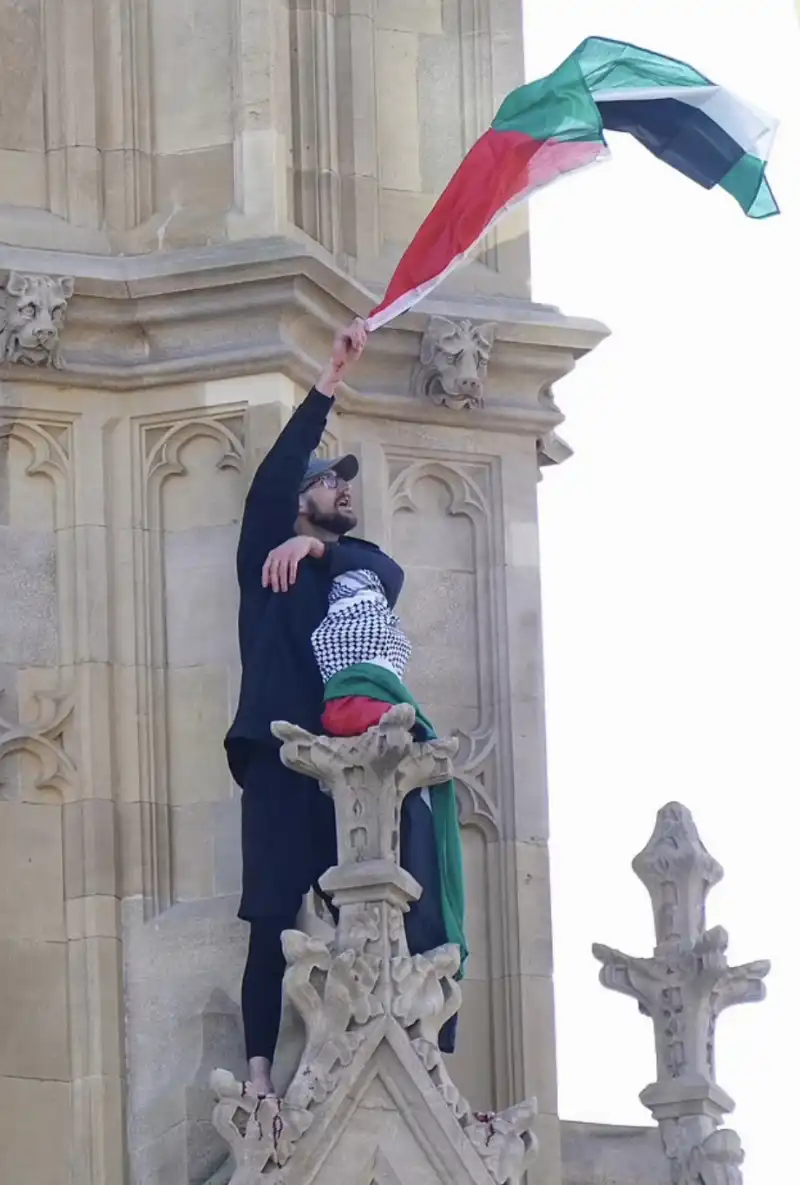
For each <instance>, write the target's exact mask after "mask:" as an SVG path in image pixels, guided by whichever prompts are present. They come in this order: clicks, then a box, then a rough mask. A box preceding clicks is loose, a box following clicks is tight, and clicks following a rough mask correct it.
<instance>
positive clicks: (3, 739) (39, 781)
mask: <svg viewBox="0 0 800 1185" xmlns="http://www.w3.org/2000/svg"><path fill="white" fill-rule="evenodd" d="M0 696H2V688H0ZM35 700H36V703H37V706H38V708H39V713H38V716H37V718H36V720H34V721H32V722H29V723H25V724H13V723H11V722H10V721H8V720H6V719H5V718H4V717H3V716H0V762H2V761H3V759H4V758H5V757H10V756H12V755H14V754H17V753H28V754H30V755H31V756H32V757H35V758H36V760H37V762H38V763H39V773H38V776H37V777H36V779H35V780H34V789H35V790H36V791H38V792H40V793H45V792H46V791H48V790H49V791H52V792H53V793H54V794H56V795H57V796H58V799H59V800H60V801H62V802H68V801H71V800H74V799H75V798H76V797H77V790H78V770H77V767H76V765H75V763H74V761H73V760H72V758H71V757H70V756H69V754H68V753H67V750H66V747H65V743H64V734H65V731H66V729H67V727H68V724H69V722H70V720H71V717H72V713H73V707H74V702H73V698H72V695H71V694H67V695H47V694H45V693H43V692H37V693H36V695H35ZM2 784H3V783H2V780H0V787H2ZM0 797H1V795H0Z"/></svg>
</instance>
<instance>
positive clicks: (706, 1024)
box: [593, 802, 770, 1185]
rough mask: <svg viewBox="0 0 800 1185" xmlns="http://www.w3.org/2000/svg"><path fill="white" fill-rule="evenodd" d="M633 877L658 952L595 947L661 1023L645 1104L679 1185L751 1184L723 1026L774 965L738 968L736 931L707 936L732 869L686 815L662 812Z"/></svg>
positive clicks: (610, 973)
mask: <svg viewBox="0 0 800 1185" xmlns="http://www.w3.org/2000/svg"><path fill="white" fill-rule="evenodd" d="M633 870H634V872H635V873H636V875H637V876H638V877H639V879H640V880H641V881H642V882H643V884H644V885H645V887H646V888H647V891H648V892H649V894H650V900H651V902H652V906H653V915H654V919H655V933H656V945H655V949H654V951H653V955H652V957H650V958H636V957H634V956H632V955H626V954H623V953H622V952H621V951H618V950H614V949H612V948H611V947H608V946H601V945H599V944H598V945H595V946H594V947H593V953H594V955H595V957H596V958H597V959H598V960H599V961H600V962H601V963H602V970H601V972H600V982H601V983H602V984H603V985H604V986H605V987H608V988H611V990H612V991H617V992H622V993H623V994H624V995H627V996H632V997H633V998H634V999H635V1000H636V1001H637V1002H638V1004H639V1009H640V1011H641V1012H643V1013H644V1015H645V1016H649V1017H650V1019H651V1020H652V1022H653V1029H654V1033H655V1042H656V1081H655V1082H654V1083H652V1084H651V1085H650V1086H648V1087H646V1089H645V1090H644V1091H643V1092H642V1094H641V1095H640V1098H641V1100H642V1103H643V1104H644V1105H645V1106H646V1107H647V1108H648V1109H649V1110H650V1111H651V1112H652V1114H653V1117H654V1118H655V1119H656V1121H657V1122H658V1124H659V1127H660V1129H661V1135H662V1142H663V1145H664V1151H665V1153H666V1155H667V1157H668V1158H669V1160H670V1163H671V1169H672V1179H673V1182H674V1185H741V1183H742V1174H741V1164H742V1161H743V1160H744V1153H743V1151H742V1148H741V1144H740V1141H739V1137H738V1136H737V1135H736V1133H735V1132H733V1131H730V1130H727V1129H724V1128H721V1127H720V1124H721V1122H722V1118H723V1116H724V1115H726V1114H727V1113H729V1112H730V1111H732V1110H733V1107H734V1104H733V1100H732V1099H731V1098H730V1097H729V1096H728V1095H727V1094H726V1093H725V1091H723V1090H722V1089H721V1088H720V1087H719V1086H718V1085H717V1081H716V1071H715V1039H716V1022H717V1017H718V1016H719V1015H720V1013H721V1012H723V1011H724V1010H725V1009H726V1008H730V1007H731V1006H732V1005H734V1004H744V1003H748V1002H751V1001H758V1000H763V999H764V996H765V994H766V989H765V986H764V983H763V980H764V978H765V977H766V975H767V973H768V972H769V969H770V966H769V963H768V962H766V961H764V960H762V961H759V962H754V963H745V964H744V965H742V966H740V967H731V966H729V964H728V959H727V954H726V952H727V948H728V935H727V932H726V931H725V930H724V929H723V928H722V927H721V926H715V927H714V928H712V929H711V930H707V929H706V899H707V897H708V894H709V892H710V891H711V889H712V888H713V887H714V885H716V884H718V883H719V881H720V880H721V879H722V876H723V871H722V868H721V866H720V865H719V864H718V863H717V861H716V860H715V859H714V858H713V856H711V855H710V854H709V853H708V851H707V850H706V848H705V846H704V844H703V843H702V841H701V839H700V836H699V835H698V833H697V828H696V827H695V824H694V820H693V819H692V816H691V814H690V813H689V811H688V810H687V809H686V807H684V806H681V805H680V803H675V802H673V803H669V804H668V805H667V806H665V807H662V809H661V810H660V811H659V813H658V818H657V820H656V826H655V830H654V832H653V834H652V836H651V838H650V841H649V843H648V844H647V846H646V847H645V848H644V850H643V851H642V852H640V853H639V855H638V856H637V857H636V858H635V859H634V861H633Z"/></svg>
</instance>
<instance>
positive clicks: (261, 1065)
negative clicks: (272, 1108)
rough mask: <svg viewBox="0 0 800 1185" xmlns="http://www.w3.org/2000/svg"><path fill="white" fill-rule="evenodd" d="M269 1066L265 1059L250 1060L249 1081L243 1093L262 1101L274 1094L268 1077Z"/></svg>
mask: <svg viewBox="0 0 800 1185" xmlns="http://www.w3.org/2000/svg"><path fill="white" fill-rule="evenodd" d="M271 1068H272V1067H271V1066H270V1064H269V1061H268V1059H267V1058H265V1057H251V1058H250V1081H249V1082H248V1083H247V1084H246V1085H245V1093H246V1094H248V1095H254V1096H255V1097H256V1098H258V1099H264V1098H266V1097H267V1096H268V1095H274V1094H275V1087H274V1086H273V1085H272V1078H271V1076H270V1070H271Z"/></svg>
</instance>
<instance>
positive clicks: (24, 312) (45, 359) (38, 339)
mask: <svg viewBox="0 0 800 1185" xmlns="http://www.w3.org/2000/svg"><path fill="white" fill-rule="evenodd" d="M74 291H75V281H74V279H73V278H72V277H71V276H37V275H27V274H23V273H21V272H12V273H11V275H10V276H9V277H8V281H7V283H6V286H5V290H4V292H3V293H2V300H0V362H18V363H21V364H22V365H24V366H53V367H55V368H56V369H58V370H60V369H62V367H63V362H62V360H61V355H60V352H59V338H60V336H61V329H62V327H63V325H64V317H65V314H66V311H67V304H68V302H69V300H70V299H71V297H72V295H73V293H74Z"/></svg>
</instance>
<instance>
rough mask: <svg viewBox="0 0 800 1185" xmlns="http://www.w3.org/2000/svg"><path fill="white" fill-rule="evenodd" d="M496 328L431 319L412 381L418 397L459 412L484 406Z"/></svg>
mask: <svg viewBox="0 0 800 1185" xmlns="http://www.w3.org/2000/svg"><path fill="white" fill-rule="evenodd" d="M496 331H497V326H496V325H495V324H494V323H492V322H487V323H486V324H483V325H473V324H472V322H471V321H450V320H449V319H448V318H447V317H431V319H430V321H429V322H428V328H427V329H426V330H425V334H424V336H423V338H422V345H421V346H420V354H419V363H418V364H417V366H416V368H415V370H414V375H413V378H412V388H413V390H414V393H415V394H416V395H422V396H424V397H425V398H426V399H430V400H431V402H432V403H437V404H440V405H442V406H444V407H450V408H453V409H456V410H459V409H462V408H476V407H482V406H483V400H484V390H485V385H486V373H487V370H488V366H489V359H490V358H491V354H492V347H493V345H494V335H495V333H496Z"/></svg>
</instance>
